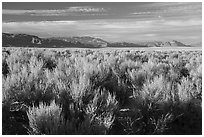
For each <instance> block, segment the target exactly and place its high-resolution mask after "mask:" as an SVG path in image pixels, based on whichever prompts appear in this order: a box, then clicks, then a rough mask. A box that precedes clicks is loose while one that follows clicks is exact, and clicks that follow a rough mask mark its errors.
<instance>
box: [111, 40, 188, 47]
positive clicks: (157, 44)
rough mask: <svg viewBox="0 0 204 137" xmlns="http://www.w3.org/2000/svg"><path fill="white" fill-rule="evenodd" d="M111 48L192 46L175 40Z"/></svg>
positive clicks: (119, 44)
mask: <svg viewBox="0 0 204 137" xmlns="http://www.w3.org/2000/svg"><path fill="white" fill-rule="evenodd" d="M108 46H109V47H191V46H190V45H185V44H183V43H181V42H178V41H176V40H173V41H171V42H161V41H152V42H142V43H127V42H121V43H118V42H117V43H110V44H109V45H108Z"/></svg>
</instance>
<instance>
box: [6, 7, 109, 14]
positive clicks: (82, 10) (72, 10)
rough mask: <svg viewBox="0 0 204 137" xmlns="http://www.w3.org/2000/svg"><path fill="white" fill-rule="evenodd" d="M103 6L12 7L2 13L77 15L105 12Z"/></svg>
mask: <svg viewBox="0 0 204 137" xmlns="http://www.w3.org/2000/svg"><path fill="white" fill-rule="evenodd" d="M105 12H106V10H105V9H104V8H97V7H91V6H81V7H67V8H64V9H46V10H13V9H3V10H2V14H5V15H30V16H69V15H73V16H75V15H76V16H77V15H80V14H81V15H83V14H86V15H89V14H90V15H92V14H94V15H99V14H100V13H105Z"/></svg>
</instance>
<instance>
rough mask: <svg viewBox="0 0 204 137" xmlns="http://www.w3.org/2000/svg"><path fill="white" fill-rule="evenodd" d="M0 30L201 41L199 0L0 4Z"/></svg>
mask: <svg viewBox="0 0 204 137" xmlns="http://www.w3.org/2000/svg"><path fill="white" fill-rule="evenodd" d="M2 31H3V32H6V33H26V34H33V35H37V36H39V37H46V38H47V37H71V36H92V37H97V38H102V39H104V40H106V41H109V42H124V41H125V42H144V41H171V40H178V41H181V42H183V43H185V44H191V43H197V42H201V41H202V3H201V2H191V3H189V2H160V3H159V2H144V3H143V2H53V3H52V2H3V3H2Z"/></svg>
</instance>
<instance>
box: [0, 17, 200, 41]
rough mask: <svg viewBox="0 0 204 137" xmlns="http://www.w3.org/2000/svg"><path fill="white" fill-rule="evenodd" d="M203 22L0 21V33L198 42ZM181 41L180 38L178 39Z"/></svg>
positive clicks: (110, 20) (132, 20) (118, 39)
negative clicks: (0, 22)
mask: <svg viewBox="0 0 204 137" xmlns="http://www.w3.org/2000/svg"><path fill="white" fill-rule="evenodd" d="M201 28H202V21H201V20H199V19H188V20H139V21H138V20H136V19H109V20H107V19H100V20H78V21H40V22H7V23H6V22H3V23H2V30H3V32H9V33H27V34H35V35H38V36H40V37H55V36H56V37H60V36H61V37H68V36H85V35H86V36H87V35H89V36H94V37H101V38H102V39H104V40H107V41H130V42H135V41H151V40H164V41H165V40H172V39H175V40H186V41H187V42H189V41H192V40H193V41H196V40H197V41H200V40H201V34H202V31H201V30H202V29H201ZM181 42H182V41H181Z"/></svg>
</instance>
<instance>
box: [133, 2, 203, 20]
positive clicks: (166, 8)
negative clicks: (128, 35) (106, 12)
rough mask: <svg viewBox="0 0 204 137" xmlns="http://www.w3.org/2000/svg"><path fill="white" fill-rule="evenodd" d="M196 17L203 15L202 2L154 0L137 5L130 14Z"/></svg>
mask: <svg viewBox="0 0 204 137" xmlns="http://www.w3.org/2000/svg"><path fill="white" fill-rule="evenodd" d="M138 15H140V16H143V17H145V16H148V17H149V15H151V16H152V17H158V16H162V17H163V16H164V17H184V16H186V17H189V18H190V17H195V16H199V17H200V18H201V16H202V3H201V2H153V3H147V4H144V5H141V6H140V7H136V8H135V9H134V12H132V13H130V16H133V17H134V16H138Z"/></svg>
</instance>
